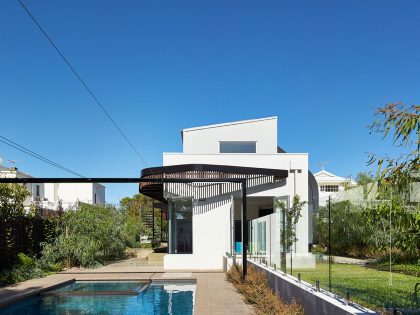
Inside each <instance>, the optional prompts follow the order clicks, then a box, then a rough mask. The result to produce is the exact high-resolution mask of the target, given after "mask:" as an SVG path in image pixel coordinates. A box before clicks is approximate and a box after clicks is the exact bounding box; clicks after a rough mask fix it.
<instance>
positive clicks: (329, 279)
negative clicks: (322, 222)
mask: <svg viewBox="0 0 420 315" xmlns="http://www.w3.org/2000/svg"><path fill="white" fill-rule="evenodd" d="M331 263H332V252H331V196H329V197H328V289H329V291H330V292H331Z"/></svg>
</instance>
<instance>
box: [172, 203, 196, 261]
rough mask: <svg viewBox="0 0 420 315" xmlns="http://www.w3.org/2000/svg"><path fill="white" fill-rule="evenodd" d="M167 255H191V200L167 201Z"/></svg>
mask: <svg viewBox="0 0 420 315" xmlns="http://www.w3.org/2000/svg"><path fill="white" fill-rule="evenodd" d="M168 213H169V254H192V239H193V235H192V199H184V198H182V199H181V198H174V199H169V200H168Z"/></svg>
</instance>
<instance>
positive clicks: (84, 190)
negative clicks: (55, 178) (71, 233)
mask: <svg viewBox="0 0 420 315" xmlns="http://www.w3.org/2000/svg"><path fill="white" fill-rule="evenodd" d="M0 177H2V178H32V177H33V176H31V175H29V174H26V173H23V172H21V171H20V170H18V169H17V168H16V167H5V166H1V165H0ZM25 185H26V188H27V189H28V190H29V192H30V193H31V196H29V197H28V198H26V200H25V202H24V205H25V207H27V208H29V206H30V205H31V204H33V203H37V204H38V205H40V206H41V207H42V208H45V209H50V210H56V209H58V208H59V207H60V208H62V209H63V210H67V209H69V208H72V207H74V206H75V205H76V204H77V202H84V203H88V204H101V205H104V204H105V186H103V185H101V184H98V183H34V184H25Z"/></svg>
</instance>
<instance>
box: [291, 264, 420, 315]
mask: <svg viewBox="0 0 420 315" xmlns="http://www.w3.org/2000/svg"><path fill="white" fill-rule="evenodd" d="M298 273H300V274H301V279H302V280H304V281H307V282H309V283H311V284H315V281H316V280H319V281H320V286H321V287H322V288H323V289H325V290H328V263H317V266H316V268H315V269H299V270H298V269H296V270H293V275H294V276H297V274H298ZM390 278H391V277H390V273H389V272H386V271H378V270H375V269H372V268H366V267H363V266H357V265H346V264H333V265H332V273H331V279H332V280H331V291H332V292H333V293H335V294H338V295H340V296H342V297H343V296H345V292H346V290H348V291H349V293H350V300H351V301H352V302H356V303H358V304H361V305H363V306H365V307H368V308H372V309H375V310H380V309H383V308H393V307H395V308H410V307H414V306H415V304H414V300H413V292H414V286H415V284H416V283H417V282H420V278H419V277H416V276H410V275H404V274H400V273H392V284H391V283H390Z"/></svg>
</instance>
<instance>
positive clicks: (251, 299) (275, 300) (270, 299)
mask: <svg viewBox="0 0 420 315" xmlns="http://www.w3.org/2000/svg"><path fill="white" fill-rule="evenodd" d="M241 275H242V270H241V267H239V266H238V265H236V264H235V265H233V266H232V268H231V269H230V270H229V271H228V272H227V274H226V276H227V279H228V281H230V282H231V283H232V284H233V285H234V286H235V287H236V289H237V290H238V291H239V292H240V293H242V294H243V295H244V297H245V300H246V301H247V302H248V303H250V304H252V305H253V306H254V310H255V313H256V314H257V315H277V314H290V315H299V314H303V308H302V306H301V305H299V304H297V303H296V302H295V301H293V302H292V303H290V304H287V303H285V302H284V301H283V300H282V299H281V298H280V297H279V296H277V295H276V294H275V293H274V292H273V291H272V290H271V288H270V287H269V285H268V281H267V277H266V275H264V274H263V273H261V272H257V271H255V269H254V268H253V267H252V266H250V267H249V268H248V273H247V277H246V280H245V281H244V282H242V278H241Z"/></svg>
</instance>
